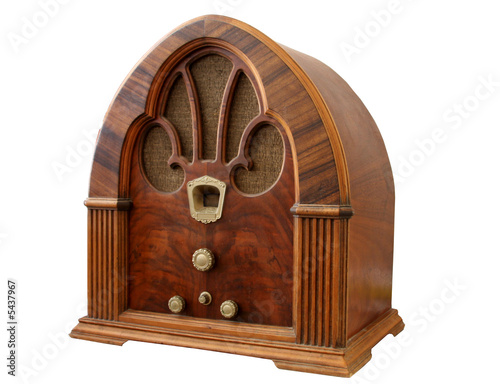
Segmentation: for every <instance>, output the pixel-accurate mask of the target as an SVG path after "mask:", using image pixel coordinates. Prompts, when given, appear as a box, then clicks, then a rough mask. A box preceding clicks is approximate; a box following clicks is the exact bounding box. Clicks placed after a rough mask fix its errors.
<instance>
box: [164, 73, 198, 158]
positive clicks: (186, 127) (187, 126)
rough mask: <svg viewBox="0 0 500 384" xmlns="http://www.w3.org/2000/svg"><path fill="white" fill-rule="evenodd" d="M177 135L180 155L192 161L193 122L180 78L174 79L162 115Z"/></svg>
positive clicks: (186, 94) (182, 81)
mask: <svg viewBox="0 0 500 384" xmlns="http://www.w3.org/2000/svg"><path fill="white" fill-rule="evenodd" d="M164 116H165V118H166V119H167V120H168V121H170V122H171V123H172V124H173V125H174V127H175V129H176V131H177V134H178V135H179V140H180V142H181V143H180V144H181V154H182V155H184V156H185V157H186V158H187V159H188V160H189V161H193V120H192V118H191V116H192V114H191V105H190V104H189V97H188V93H187V90H186V85H185V83H184V79H183V78H182V76H178V77H177V79H175V81H174V83H173V85H172V88H171V90H170V93H169V95H168V99H167V106H166V108H165V113H164Z"/></svg>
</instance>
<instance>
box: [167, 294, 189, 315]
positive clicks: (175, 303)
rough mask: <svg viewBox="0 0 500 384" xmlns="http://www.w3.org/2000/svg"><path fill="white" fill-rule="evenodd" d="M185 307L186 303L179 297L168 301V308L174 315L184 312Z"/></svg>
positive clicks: (176, 296)
mask: <svg viewBox="0 0 500 384" xmlns="http://www.w3.org/2000/svg"><path fill="white" fill-rule="evenodd" d="M185 307H186V301H185V300H184V299H183V298H182V297H180V296H179V295H175V296H173V297H171V298H170V300H169V301H168V308H169V309H170V310H171V311H172V312H173V313H179V312H182V311H183V310H184V308H185Z"/></svg>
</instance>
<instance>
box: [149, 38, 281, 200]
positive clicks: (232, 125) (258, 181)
mask: <svg viewBox="0 0 500 384" xmlns="http://www.w3.org/2000/svg"><path fill="white" fill-rule="evenodd" d="M170 73H171V74H170V75H168V76H167V78H166V79H165V81H164V86H163V89H162V91H161V92H160V95H159V98H158V101H157V103H158V106H159V116H155V117H154V118H153V122H151V123H150V125H151V126H152V127H153V128H152V129H150V130H149V131H147V133H146V135H145V137H144V139H143V148H142V159H143V169H144V174H145V176H146V177H147V178H148V180H149V182H150V183H151V184H152V185H153V186H154V187H155V188H157V189H158V190H160V191H163V192H173V191H176V190H178V189H179V188H180V187H181V186H182V184H183V182H184V179H185V174H190V175H191V176H193V175H194V176H196V173H192V172H191V171H189V169H191V168H190V167H193V169H200V168H199V165H197V164H199V163H200V162H210V163H214V164H215V165H216V166H217V167H219V166H220V167H221V170H224V172H227V178H226V179H225V180H226V181H227V182H231V183H233V184H234V187H235V188H236V189H237V190H238V191H239V192H241V193H242V194H245V195H257V194H261V193H263V192H265V191H267V190H268V189H270V188H272V186H273V185H274V184H275V183H276V181H277V180H278V179H279V177H280V174H281V169H282V167H283V163H284V154H285V146H284V142H283V136H282V135H283V128H282V127H281V125H280V124H279V123H278V122H277V121H276V120H275V119H273V118H272V117H270V116H268V115H266V114H265V111H264V99H263V97H264V96H263V94H262V92H261V91H259V88H258V85H257V84H258V81H257V79H256V78H255V77H253V75H252V72H251V71H250V70H249V68H247V67H246V66H245V64H244V62H243V61H242V60H241V59H240V58H238V57H237V56H236V55H234V54H233V53H231V52H228V51H226V50H224V49H222V48H215V47H212V48H208V49H207V48H205V49H203V50H200V51H197V52H192V53H191V54H189V55H187V56H186V57H185V58H183V59H181V60H180V61H179V62H178V64H177V65H176V66H174V67H173V68H172V69H171V70H170ZM150 128H151V127H150ZM196 167H198V168H196ZM212 169H214V168H213V167H212ZM217 172H219V171H217Z"/></svg>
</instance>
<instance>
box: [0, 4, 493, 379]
mask: <svg viewBox="0 0 500 384" xmlns="http://www.w3.org/2000/svg"><path fill="white" fill-rule="evenodd" d="M44 1H47V0H44ZM60 2H61V3H62V2H63V1H62V0H61V1H60ZM221 4H226V7H225V8H222V7H221ZM389 4H390V1H387V0H384V1H380V0H376V1H374V0H370V1H331V0H330V1H312V0H309V1H270V0H266V1H261V0H258V1H255V0H253V1H250V0H222V1H220V2H217V1H214V0H203V1H202V0H199V1H189V2H188V1H152V0H141V1H123V0H122V1H97V0H87V1H77V0H73V1H68V0H66V4H64V5H60V6H59V9H57V10H55V11H54V10H53V11H52V15H50V16H46V17H44V15H43V14H40V13H38V12H44V11H43V8H42V7H41V5H40V3H39V2H38V1H33V0H29V1H5V0H4V1H2V3H1V5H0V26H1V39H0V51H1V58H2V60H0V87H1V93H0V98H1V100H0V108H1V121H2V124H1V139H0V164H1V165H0V166H1V168H0V169H1V180H2V188H1V199H0V242H1V243H0V254H1V268H0V291H1V293H0V296H1V297H3V298H4V299H2V301H1V302H0V307H1V308H0V311H1V312H2V313H3V315H2V316H0V317H1V318H2V319H4V318H5V317H6V311H7V309H6V300H5V297H6V290H7V287H6V285H7V278H9V277H10V278H14V279H16V280H17V282H18V316H19V329H18V338H19V346H18V351H17V352H18V357H19V360H18V365H19V364H20V365H22V367H23V370H25V375H24V379H23V378H22V377H21V375H20V373H21V372H20V368H21V367H19V366H18V376H17V377H16V378H11V377H9V376H8V375H7V373H6V371H7V368H6V367H5V365H6V364H4V363H2V364H1V366H2V368H1V369H0V377H1V379H0V381H1V382H2V383H4V382H7V379H8V380H9V382H12V383H14V382H16V383H21V382H29V383H51V384H54V383H89V382H92V383H105V382H155V383H158V382H165V383H167V382H174V381H175V380H184V381H183V382H187V383H194V382H205V383H216V382H229V381H232V382H241V383H255V382H264V383H268V382H285V381H286V382H290V383H292V382H297V383H298V382H303V381H305V380H307V382H308V383H347V382H352V383H361V382H376V383H387V384H388V383H402V382H404V383H406V384H408V383H421V382H422V381H426V382H432V383H441V382H457V383H465V382H471V381H473V382H496V381H498V377H497V372H498V371H497V369H496V365H497V364H498V362H497V360H498V357H499V356H498V352H497V346H498V344H499V343H500V337H499V335H498V332H496V328H497V327H496V326H497V324H498V320H499V314H500V311H499V309H498V305H499V300H498V293H499V288H498V283H497V282H498V273H499V272H498V266H499V262H498V257H499V256H500V255H499V242H498V237H499V235H500V231H499V230H500V226H499V224H498V217H500V207H499V203H498V196H499V192H500V191H499V183H498V178H499V169H498V168H499V167H498V166H499V155H498V153H499V149H498V148H499V142H500V135H499V128H500V116H499V103H500V84H499V83H498V82H500V49H499V47H500V44H499V43H500V41H499V40H500V23H499V22H498V15H499V12H500V7H499V6H498V2H496V1H493V0H492V1H487V0H474V1H457V0H453V1H452V0H441V1H439V2H437V1H430V0H413V1H410V0H400V1H399V5H397V6H395V7H394V6H392V7H391V6H390V5H389ZM388 9H390V10H391V11H393V12H392V13H391V17H390V18H389V17H388V16H387V10H388ZM373 12H375V13H373ZM209 13H225V14H226V15H228V16H231V17H234V18H237V19H240V20H242V21H245V22H247V23H249V24H250V25H253V26H254V27H256V28H257V29H260V30H261V31H262V32H264V33H265V34H267V35H268V36H270V37H271V38H273V39H274V40H276V41H278V42H280V43H282V44H284V45H287V46H289V47H292V48H294V49H296V50H298V51H302V52H304V53H307V54H309V55H311V56H314V57H316V58H318V59H320V60H322V61H323V62H325V63H326V64H327V65H329V66H330V67H332V68H333V69H334V70H335V71H337V72H338V73H339V74H340V75H341V76H342V77H343V78H344V79H345V80H346V81H347V82H348V83H349V84H350V85H351V87H352V88H353V89H354V91H355V92H356V93H357V94H358V95H359V96H360V98H361V99H362V100H363V101H364V103H365V104H366V106H367V108H368V109H369V111H370V112H371V113H372V115H373V117H374V118H375V121H376V122H377V124H378V126H379V128H380V131H381V133H382V136H383V138H384V140H385V143H386V146H387V150H388V153H389V155H390V158H391V163H392V166H393V171H394V173H395V175H396V176H398V177H399V180H400V181H399V182H398V184H397V207H396V234H395V263H394V285H393V292H394V293H393V306H394V307H395V308H397V309H398V310H399V311H400V314H401V315H402V317H403V319H404V320H405V322H406V324H407V326H406V330H405V332H404V335H403V334H402V335H400V336H398V337H397V338H393V337H392V336H388V337H387V338H386V339H384V340H383V341H382V343H381V344H379V345H378V346H377V347H375V348H374V349H373V359H372V362H371V363H370V364H369V365H367V366H366V367H365V368H363V369H362V370H361V371H360V372H359V373H358V374H357V375H356V376H355V377H354V378H352V379H350V380H346V379H341V378H334V377H327V376H320V375H311V374H304V373H298V372H291V371H284V370H278V369H277V368H276V367H275V366H274V364H273V363H272V362H271V361H269V360H262V359H256V358H250V357H243V356H235V355H229V354H222V353H215V352H207V351H200V350H194V349H187V348H178V347H170V346H164V345H155V344H148V343H138V342H127V343H126V344H125V345H124V346H123V347H115V346H110V345H104V344H99V343H91V342H86V341H81V340H73V339H69V338H68V337H67V336H66V335H67V333H68V332H69V331H70V329H71V328H72V327H73V326H74V325H76V323H77V319H78V317H81V316H83V315H85V305H86V208H85V207H84V206H83V204H82V202H83V200H84V199H85V197H86V196H87V191H88V179H89V174H90V165H91V161H92V151H93V148H92V146H93V145H94V142H93V141H92V139H90V141H89V139H88V137H89V136H92V134H95V132H94V131H95V129H97V128H99V127H100V124H101V121H102V118H103V116H104V114H105V112H106V109H107V107H108V105H109V103H110V101H111V99H112V97H113V95H114V93H115V91H116V90H117V89H118V87H119V86H120V84H121V82H122V80H123V79H124V78H125V77H126V75H127V73H128V72H129V71H130V70H131V69H132V67H133V66H134V65H135V63H136V62H137V61H138V60H139V59H140V58H141V56H142V55H143V54H144V53H145V52H146V51H147V50H148V49H149V48H150V47H151V46H153V45H154V44H155V43H156V42H157V41H158V40H159V39H160V38H161V37H162V36H163V35H165V34H167V33H168V32H170V31H171V30H172V29H174V28H176V27H177V26H178V25H180V24H181V23H184V22H185V21H187V20H190V19H192V18H194V17H197V16H201V15H204V14H209ZM377 15H378V16H377ZM381 15H385V16H384V17H382V16H381ZM34 18H35V19H36V20H35V21H36V22H37V23H38V25H39V28H38V31H35V32H33V31H31V35H32V36H29V38H27V37H23V26H24V25H25V24H26V22H27V21H26V20H28V21H31V22H32V21H34V20H33V19H34ZM382 24H384V25H382ZM363 31H364V32H363ZM24 32H25V33H27V30H26V27H24ZM28 32H29V31H28ZM365 33H369V35H368V36H365V37H363V36H362V34H365ZM14 34H15V35H17V37H18V38H19V37H23V38H25V39H26V40H23V41H22V43H19V40H17V44H15V43H12V39H14V38H15V36H14ZM13 36H14V37H13ZM356 44H357V45H356ZM348 45H350V47H351V49H355V53H351V54H350V55H348V54H345V52H343V49H342V47H344V49H345V47H348ZM16 48H17V49H16ZM352 52H354V51H352ZM488 79H489V81H490V82H493V85H491V86H490V90H489V91H487V88H485V87H483V86H482V85H481V84H482V82H485V81H488ZM495 82H496V84H495ZM477 92H479V93H477ZM477 96H479V97H480V99H482V100H479V99H478V98H477ZM454 108H455V109H454ZM460 108H463V109H464V112H463V113H462V115H460V114H459V112H457V111H458V110H459V109H460ZM85 132H87V133H85ZM435 139H436V140H435ZM430 140H433V142H434V144H432V143H431V142H430ZM437 141H439V142H437ZM418 143H420V147H419V144H418ZM422 143H426V146H425V147H424V149H425V153H424V151H423V150H422V149H421V146H422ZM61 165H63V166H66V167H67V168H63V169H64V171H65V172H63V173H61ZM56 168H57V169H59V171H56ZM450 286H452V287H453V289H450V288H449V287H450ZM2 321H3V320H2ZM0 328H1V329H4V326H2V327H0ZM0 340H3V341H1V344H2V345H3V347H2V351H5V354H2V356H5V357H6V354H7V348H6V344H7V333H6V332H2V335H1V336H0ZM1 361H3V362H5V361H6V360H5V358H4V357H2V359H1Z"/></svg>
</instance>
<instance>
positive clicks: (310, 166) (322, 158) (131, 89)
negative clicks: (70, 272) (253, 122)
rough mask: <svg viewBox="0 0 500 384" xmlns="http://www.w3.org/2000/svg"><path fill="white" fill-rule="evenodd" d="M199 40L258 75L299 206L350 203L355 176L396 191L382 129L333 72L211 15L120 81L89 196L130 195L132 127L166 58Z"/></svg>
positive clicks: (186, 27)
mask: <svg viewBox="0 0 500 384" xmlns="http://www.w3.org/2000/svg"><path fill="white" fill-rule="evenodd" d="M201 45H213V46H219V47H224V48H226V49H228V50H231V51H232V52H233V53H235V54H236V55H238V56H239V57H240V58H241V60H243V61H244V62H245V64H246V65H247V66H248V67H249V68H250V69H251V70H252V71H253V73H254V75H255V78H256V79H258V80H259V86H260V87H261V92H262V94H263V95H265V100H264V101H265V103H264V105H265V107H266V114H268V115H269V116H271V117H272V118H273V119H275V120H277V121H279V122H280V123H281V124H282V125H283V127H284V128H285V130H286V133H287V136H288V140H289V141H290V144H291V147H292V152H293V157H294V169H295V179H296V182H295V186H296V187H295V188H296V191H295V194H296V202H297V203H299V204H315V205H350V204H351V185H352V183H353V177H354V178H356V179H359V181H360V182H361V183H363V185H364V186H366V187H367V188H370V189H371V190H372V191H373V188H374V189H375V190H383V191H382V192H384V193H386V192H389V194H392V195H393V181H392V174H391V170H390V165H389V161H388V159H387V155H386V153H385V147H384V144H383V142H382V139H381V137H380V134H379V132H378V129H377V127H376V126H375V123H374V122H373V120H372V119H371V117H370V115H369V113H368V111H367V110H366V108H365V107H364V106H363V104H362V103H361V101H360V100H359V99H358V98H357V97H356V95H355V94H354V92H353V91H352V90H351V89H350V88H349V86H348V85H347V84H346V83H345V82H344V81H343V80H342V79H341V78H340V77H339V76H338V75H336V74H335V72H333V71H332V70H331V69H330V68H328V67H327V66H326V65H324V64H322V63H320V62H319V61H317V60H315V59H312V58H310V57H309V56H306V55H303V54H301V53H298V52H296V51H293V50H291V49H289V48H286V47H283V46H281V45H279V44H277V43H276V42H274V41H273V40H271V39H270V38H268V37H267V36H265V35H264V34H262V33H261V32H259V31H258V30H256V29H255V28H253V27H251V26H249V25H247V24H245V23H243V22H240V21H237V20H234V19H231V18H228V17H224V16H215V15H209V16H203V17H200V18H197V19H194V20H192V21H189V22H187V23H185V24H183V25H181V26H180V27H179V28H178V29H176V30H174V31H173V32H171V33H170V34H168V35H167V36H166V37H165V38H163V39H162V40H161V41H160V42H159V43H158V44H157V45H156V46H154V47H153V48H152V49H151V50H150V51H149V52H148V53H147V54H146V55H145V56H144V57H143V58H142V59H141V60H140V61H139V63H138V64H137V65H136V67H135V68H134V69H133V70H132V71H131V72H130V74H129V75H128V77H127V78H126V79H125V81H124V82H123V83H122V85H121V86H120V89H119V90H118V92H117V93H116V95H115V98H114V100H113V101H112V103H111V106H110V108H109V110H108V112H107V114H106V117H105V119H104V124H103V127H102V130H101V132H100V135H99V139H98V142H97V147H96V151H95V155H94V163H93V168H92V175H91V180H90V191H89V196H90V197H102V198H126V197H128V196H127V195H126V188H122V184H123V183H125V182H126V180H125V177H124V176H123V175H121V173H122V167H123V166H122V162H124V161H125V159H127V156H128V151H129V147H130V146H127V145H126V142H127V134H128V131H129V127H131V126H132V125H133V123H134V122H135V121H137V120H138V119H144V118H147V117H148V115H150V114H151V108H152V105H153V103H152V102H151V97H152V96H151V95H154V94H155V93H157V92H158V89H159V88H160V87H161V86H162V79H164V78H165V76H166V75H167V74H168V70H169V63H170V62H172V61H173V60H174V59H175V58H176V57H180V56H182V55H183V54H184V53H185V52H189V50H192V49H193V47H194V46H201ZM370 158H372V160H373V161H371V160H370ZM367 159H368V160H367ZM359 190H360V193H361V190H362V188H361V189H359ZM124 191H125V192H124ZM377 194H378V193H377ZM354 209H356V207H354Z"/></svg>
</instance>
